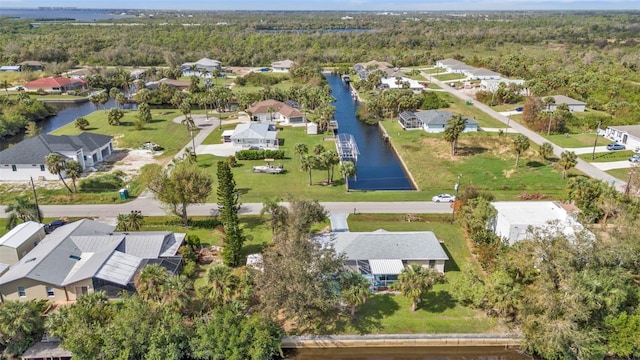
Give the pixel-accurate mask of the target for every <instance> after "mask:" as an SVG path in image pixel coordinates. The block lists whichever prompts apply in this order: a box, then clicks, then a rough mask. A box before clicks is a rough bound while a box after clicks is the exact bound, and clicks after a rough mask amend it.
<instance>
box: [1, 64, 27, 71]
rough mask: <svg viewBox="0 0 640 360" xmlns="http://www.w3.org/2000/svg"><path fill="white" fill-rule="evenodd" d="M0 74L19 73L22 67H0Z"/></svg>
mask: <svg viewBox="0 0 640 360" xmlns="http://www.w3.org/2000/svg"><path fill="white" fill-rule="evenodd" d="M0 71H1V72H19V71H22V66H20V65H4V66H0Z"/></svg>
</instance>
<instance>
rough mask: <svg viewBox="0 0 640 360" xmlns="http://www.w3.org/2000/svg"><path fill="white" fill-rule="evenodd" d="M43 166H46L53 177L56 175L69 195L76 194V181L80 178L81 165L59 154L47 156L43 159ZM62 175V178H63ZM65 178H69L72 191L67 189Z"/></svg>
mask: <svg viewBox="0 0 640 360" xmlns="http://www.w3.org/2000/svg"><path fill="white" fill-rule="evenodd" d="M45 165H46V166H47V170H49V172H50V173H52V174H54V175H58V177H59V178H60V181H62V184H64V186H65V187H66V188H67V190H69V192H70V193H74V192H78V188H77V187H76V180H78V178H79V177H80V176H82V171H83V169H82V165H80V163H79V162H78V161H76V160H71V159H68V158H67V157H65V156H63V155H61V154H59V153H51V154H49V155H47V157H46V158H45ZM63 175H64V176H63ZM65 177H69V178H71V181H72V183H73V190H71V188H70V187H69V185H68V184H67V182H66V181H64V178H65Z"/></svg>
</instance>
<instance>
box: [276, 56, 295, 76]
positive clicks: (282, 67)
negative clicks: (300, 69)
mask: <svg viewBox="0 0 640 360" xmlns="http://www.w3.org/2000/svg"><path fill="white" fill-rule="evenodd" d="M291 66H293V61H291V60H289V59H287V60H282V61H276V62H273V63H271V68H272V69H273V72H279V73H288V72H289V70H291Z"/></svg>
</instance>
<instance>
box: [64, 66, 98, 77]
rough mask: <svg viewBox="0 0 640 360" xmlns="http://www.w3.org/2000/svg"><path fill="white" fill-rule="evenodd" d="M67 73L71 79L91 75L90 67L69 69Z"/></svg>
mask: <svg viewBox="0 0 640 360" xmlns="http://www.w3.org/2000/svg"><path fill="white" fill-rule="evenodd" d="M68 75H69V76H70V77H71V78H72V79H85V78H86V77H87V76H89V75H93V71H92V70H91V69H90V68H82V69H77V70H73V71H70V72H69V73H68Z"/></svg>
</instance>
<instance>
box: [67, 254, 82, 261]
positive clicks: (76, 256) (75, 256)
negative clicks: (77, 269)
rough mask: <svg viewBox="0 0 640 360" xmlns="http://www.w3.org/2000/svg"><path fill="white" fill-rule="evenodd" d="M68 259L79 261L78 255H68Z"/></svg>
mask: <svg viewBox="0 0 640 360" xmlns="http://www.w3.org/2000/svg"><path fill="white" fill-rule="evenodd" d="M69 259H73V260H80V256H78V255H69Z"/></svg>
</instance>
